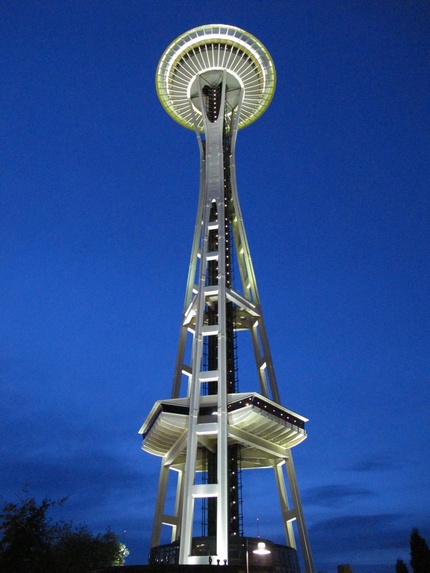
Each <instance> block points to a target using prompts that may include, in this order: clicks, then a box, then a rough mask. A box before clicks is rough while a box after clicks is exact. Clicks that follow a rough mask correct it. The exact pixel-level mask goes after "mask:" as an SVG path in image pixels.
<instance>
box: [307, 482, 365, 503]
mask: <svg viewBox="0 0 430 573" xmlns="http://www.w3.org/2000/svg"><path fill="white" fill-rule="evenodd" d="M373 495H375V494H374V492H372V491H371V490H370V489H366V488H363V487H355V486H348V485H340V484H338V485H325V486H321V487H317V488H313V489H311V490H308V491H307V492H306V493H305V494H304V495H303V496H302V497H303V503H304V504H305V505H320V506H323V507H333V506H336V507H340V506H344V505H345V504H346V503H348V502H350V501H355V500H358V501H359V500H362V499H367V498H369V497H371V496H373Z"/></svg>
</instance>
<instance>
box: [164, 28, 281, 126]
mask: <svg viewBox="0 0 430 573" xmlns="http://www.w3.org/2000/svg"><path fill="white" fill-rule="evenodd" d="M223 74H226V76H227V77H226V83H227V94H226V103H227V113H230V114H231V113H232V112H233V111H234V110H235V109H236V107H237V106H238V103H239V94H240V92H241V91H242V97H243V99H242V102H241V105H240V116H239V122H238V128H239V129H241V128H243V127H246V126H247V125H249V124H250V123H252V122H254V121H255V120H256V119H258V118H259V117H260V115H261V114H262V113H263V112H264V111H265V110H266V108H267V106H268V105H269V103H270V101H271V99H272V97H273V94H274V91H275V84H276V73H275V66H274V64H273V61H272V59H271V57H270V54H269V52H268V51H267V50H266V48H265V47H264V46H263V44H262V43H261V42H260V41H259V40H257V38H255V37H254V36H252V35H251V34H249V33H248V32H245V31H244V30H241V29H240V28H236V27H235V26H227V25H221V24H209V25H206V26H199V27H198V28H193V29H192V30H190V31H188V32H186V33H185V34H182V35H181V36H179V37H178V38H176V40H174V41H173V42H172V43H171V44H170V46H169V47H168V48H167V49H166V50H165V52H164V54H163V55H162V57H161V60H160V62H159V64H158V68H157V73H156V88H157V94H158V97H159V99H160V101H161V104H162V105H163V107H164V109H165V110H166V111H167V113H168V114H169V115H170V116H171V117H172V118H173V119H174V120H176V121H177V122H178V123H180V124H181V125H183V126H184V127H187V128H188V129H192V130H194V129H196V128H197V129H198V130H199V131H201V132H203V131H204V128H203V119H202V113H201V102H200V97H199V90H198V89H197V87H198V85H199V82H200V83H201V82H202V81H203V83H204V85H208V86H210V87H213V86H217V85H219V83H220V81H221V80H222V77H223ZM193 111H194V112H196V113H194V114H193ZM193 115H194V116H195V117H196V118H197V120H195V118H194V117H193ZM195 121H196V122H197V125H195Z"/></svg>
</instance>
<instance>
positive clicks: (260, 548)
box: [253, 541, 270, 555]
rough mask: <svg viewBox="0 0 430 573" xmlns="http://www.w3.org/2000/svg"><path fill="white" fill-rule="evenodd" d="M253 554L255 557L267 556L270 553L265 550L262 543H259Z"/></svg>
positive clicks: (264, 545)
mask: <svg viewBox="0 0 430 573" xmlns="http://www.w3.org/2000/svg"><path fill="white" fill-rule="evenodd" d="M253 553H256V554H257V555H268V554H269V553H270V551H269V550H268V549H267V548H266V544H265V543H264V541H259V542H258V546H257V549H254V551H253Z"/></svg>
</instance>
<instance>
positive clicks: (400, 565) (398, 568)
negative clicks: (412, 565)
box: [396, 559, 408, 573]
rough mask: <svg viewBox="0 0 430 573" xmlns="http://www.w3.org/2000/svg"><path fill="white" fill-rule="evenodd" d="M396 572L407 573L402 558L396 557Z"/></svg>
mask: <svg viewBox="0 0 430 573" xmlns="http://www.w3.org/2000/svg"><path fill="white" fill-rule="evenodd" d="M396 573H408V568H407V567H406V563H405V562H404V561H403V559H397V563H396Z"/></svg>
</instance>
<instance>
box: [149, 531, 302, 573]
mask: <svg viewBox="0 0 430 573" xmlns="http://www.w3.org/2000/svg"><path fill="white" fill-rule="evenodd" d="M215 551H216V539H215V537H195V538H193V543H192V553H193V554H195V555H196V556H197V555H198V556H199V557H200V558H201V563H200V564H199V565H194V566H193V571H196V568H197V567H204V568H205V564H204V562H205V563H206V564H209V565H216V566H221V565H222V566H224V567H225V566H226V565H227V564H226V563H221V562H220V560H217V559H214V558H213V555H214V554H215ZM149 564H150V565H163V564H164V565H167V564H168V565H178V564H179V542H176V543H169V544H166V545H160V546H158V547H153V548H152V549H151V553H150V557H149ZM228 565H229V566H230V567H234V568H235V570H236V571H237V572H238V573H266V572H268V573H269V572H276V573H300V566H299V560H298V556H297V551H296V550H295V549H294V548H292V547H289V546H287V545H280V544H275V543H273V542H271V541H269V540H268V539H261V538H260V537H257V538H256V537H234V538H232V539H230V543H229V561H228ZM205 569H206V568H205ZM222 571H224V569H223V570H222ZM212 572H213V573H215V572H214V571H213V569H212Z"/></svg>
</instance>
